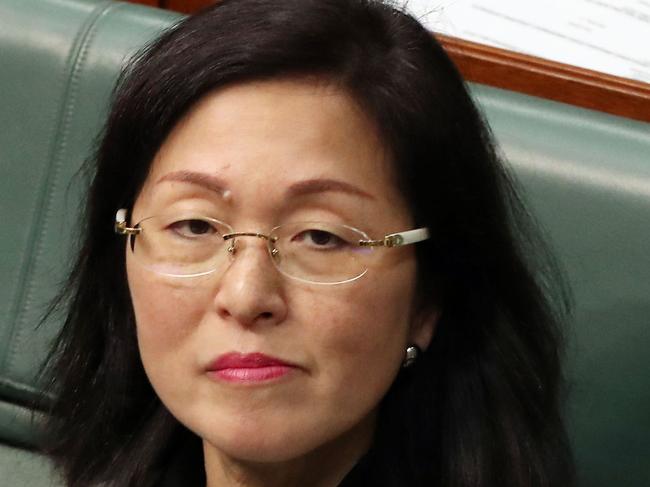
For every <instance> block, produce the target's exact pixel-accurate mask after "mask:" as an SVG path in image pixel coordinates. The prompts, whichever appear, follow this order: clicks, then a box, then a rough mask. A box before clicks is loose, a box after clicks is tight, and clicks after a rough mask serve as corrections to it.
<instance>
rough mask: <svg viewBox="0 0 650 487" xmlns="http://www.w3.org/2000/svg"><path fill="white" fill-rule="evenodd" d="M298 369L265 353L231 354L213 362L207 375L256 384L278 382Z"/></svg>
mask: <svg viewBox="0 0 650 487" xmlns="http://www.w3.org/2000/svg"><path fill="white" fill-rule="evenodd" d="M298 368H299V367H298V366H296V365H295V364H292V363H289V362H286V361H284V360H281V359H279V358H276V357H271V356H268V355H265V354H263V353H248V354H242V353H237V352H230V353H226V354H223V355H221V356H219V357H218V358H217V359H216V360H215V361H214V362H212V363H211V364H210V365H209V366H208V369H207V373H208V375H209V376H210V377H211V378H213V379H216V380H219V381H225V382H231V383H240V384H255V383H262V382H270V381H273V380H278V379H280V378H282V377H284V376H286V375H288V374H290V373H291V372H293V371H295V370H297V369H298Z"/></svg>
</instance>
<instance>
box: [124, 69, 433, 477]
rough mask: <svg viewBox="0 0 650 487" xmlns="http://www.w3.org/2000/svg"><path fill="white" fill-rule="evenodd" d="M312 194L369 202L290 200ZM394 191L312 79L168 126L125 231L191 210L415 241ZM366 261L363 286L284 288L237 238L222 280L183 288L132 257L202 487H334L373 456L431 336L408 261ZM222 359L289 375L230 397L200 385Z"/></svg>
mask: <svg viewBox="0 0 650 487" xmlns="http://www.w3.org/2000/svg"><path fill="white" fill-rule="evenodd" d="M179 171H185V172H184V173H180V174H183V175H185V176H179ZM187 172H192V173H198V174H200V175H201V178H203V179H202V181H209V184H210V185H212V186H214V185H215V184H218V185H219V189H217V188H214V187H212V189H209V188H207V187H206V184H207V183H206V184H201V183H197V182H196V180H194V181H188V180H187V179H188V178H187V177H186V174H187ZM179 179H184V180H182V181H181V180H179ZM190 179H191V178H190ZM314 179H316V180H318V179H332V180H336V181H341V182H344V183H347V184H349V185H353V186H355V187H356V188H358V189H360V190H361V191H362V192H363V193H365V195H361V194H353V193H350V192H346V191H342V190H340V189H337V188H336V187H335V186H334V185H332V184H319V185H316V186H313V187H312V190H313V191H312V192H310V193H309V194H301V195H293V196H289V195H288V192H289V188H290V187H292V185H295V184H296V183H300V182H304V181H307V180H314ZM392 179H393V178H392V174H391V164H390V158H389V156H388V153H387V151H386V150H385V149H384V147H383V146H382V144H381V143H380V140H379V136H378V131H377V129H376V127H374V125H373V123H372V122H371V121H370V120H369V119H368V118H367V117H366V116H365V115H364V113H363V112H362V111H361V110H360V109H359V108H358V106H357V105H356V104H355V103H354V102H353V100H352V99H351V98H350V97H349V96H347V95H346V94H344V93H343V92H341V91H340V90H338V89H336V88H334V87H332V86H330V85H327V84H324V83H317V82H314V81H313V80H274V81H263V82H251V83H246V84H240V85H234V86H231V87H227V88H225V89H222V90H220V91H217V92H215V93H212V94H210V95H208V96H207V97H205V98H203V99H202V100H201V101H200V102H199V103H198V104H197V105H196V106H195V107H194V108H193V109H192V110H191V111H190V112H189V113H188V114H187V116H186V117H185V118H184V119H183V120H182V121H181V122H180V123H179V124H178V125H177V126H176V127H175V129H174V130H173V131H172V133H171V134H170V135H169V137H168V138H167V140H166V141H165V143H164V144H163V146H162V147H161V149H160V151H159V153H158V154H157V156H156V158H155V160H154V162H153V166H152V169H151V172H150V174H149V176H148V179H147V181H146V182H145V185H144V187H143V189H142V191H141V193H140V194H139V196H138V198H137V201H136V203H135V206H134V208H133V211H132V218H131V220H132V221H133V222H137V221H139V220H141V219H143V218H146V217H148V216H151V215H157V214H161V213H163V212H167V211H169V210H180V209H187V208H198V209H200V210H201V211H202V212H203V213H205V214H208V215H214V217H215V218H219V219H220V220H223V221H225V222H227V223H229V224H230V225H231V226H232V227H234V229H235V231H240V232H241V231H259V232H268V230H270V229H271V228H272V227H274V226H276V225H278V224H281V223H285V222H290V221H314V220H319V221H333V222H338V223H345V224H348V225H351V226H354V227H357V228H359V229H361V230H363V231H365V232H366V233H367V234H368V235H370V237H372V238H381V237H383V235H385V234H386V233H391V232H397V231H403V230H408V229H411V228H413V226H412V221H411V217H410V214H409V210H408V208H407V207H406V205H405V203H404V201H403V198H402V197H401V195H400V194H399V193H398V191H397V188H396V187H395V184H394V183H393V180H392ZM314 188H315V189H314ZM376 253H378V254H379V256H378V258H377V259H376V260H375V261H374V262H373V265H372V267H371V268H370V269H369V271H368V272H367V274H366V275H364V276H362V277H361V278H360V279H358V280H356V281H353V282H350V283H345V284H340V285H334V286H319V285H314V284H307V283H303V282H300V281H296V280H292V279H289V278H287V277H286V276H284V275H282V274H280V273H279V272H278V271H277V270H276V269H275V267H274V266H273V264H272V262H271V260H270V258H269V255H268V253H267V250H266V247H265V242H264V241H263V240H261V239H257V238H243V239H240V240H239V242H238V250H237V253H236V255H235V256H234V257H233V258H229V259H224V262H225V266H224V268H223V270H222V271H221V272H218V273H215V274H211V275H209V276H205V277H200V278H191V279H171V278H168V277H163V276H159V275H157V274H155V273H153V272H151V271H149V270H147V269H145V268H143V267H142V266H140V265H139V264H138V263H137V262H135V261H134V259H133V255H132V254H131V253H130V252H129V251H128V250H127V272H128V282H129V287H130V291H131V295H132V299H133V305H134V309H135V314H136V321H137V334H138V341H139V347H140V353H141V357H142V361H143V364H144V367H145V370H146V372H147V375H148V377H149V379H150V381H151V383H152V385H153V387H154V389H155V390H156V392H157V393H158V395H159V396H160V398H161V400H162V401H163V403H164V404H165V405H166V406H167V407H168V409H169V410H170V411H171V412H172V413H173V414H174V415H175V416H176V417H177V418H178V419H179V420H180V421H181V422H182V423H183V424H185V425H186V426H187V427H188V428H190V429H191V430H192V431H194V432H195V433H196V434H197V435H199V436H200V437H201V438H202V439H203V443H204V452H205V463H206V473H207V478H208V486H228V485H249V486H250V485H264V486H274V485H283V486H290V485H313V486H330V485H332V486H333V485H337V483H338V482H339V481H340V480H341V479H342V478H343V477H344V476H345V474H346V473H347V472H348V471H349V470H350V468H352V466H353V465H354V463H355V462H356V461H357V460H358V458H359V457H360V456H361V455H362V454H363V453H364V452H365V451H366V450H367V448H368V446H369V444H370V441H371V439H372V434H373V430H374V421H375V412H376V408H377V405H378V403H379V402H380V400H381V398H382V397H383V396H384V394H385V393H386V391H387V390H388V388H389V387H390V385H391V383H392V382H393V380H394V378H395V377H396V375H397V374H398V373H399V371H400V367H401V363H402V361H403V359H404V353H405V348H406V347H407V346H408V344H410V343H416V344H418V345H419V346H420V347H421V348H426V347H427V345H428V344H429V341H430V339H431V335H432V333H433V328H434V324H435V316H431V315H429V316H428V317H426V319H420V318H418V317H416V316H414V310H413V301H414V293H415V289H414V286H415V277H416V262H415V256H414V249H413V247H412V246H407V247H404V248H394V249H379V250H378V251H377V252H376ZM227 352H241V353H252V352H262V353H265V354H267V355H271V356H274V357H278V358H281V359H283V360H286V361H289V362H291V363H294V364H296V365H297V367H296V368H295V369H293V370H292V371H291V372H290V373H289V374H288V375H286V376H283V377H282V378H280V379H278V380H273V381H270V382H267V383H256V384H248V383H247V384H241V383H227V382H223V381H219V380H218V379H215V378H213V377H210V375H209V374H207V373H206V368H207V367H208V365H209V364H210V363H211V362H212V361H214V360H215V359H216V358H217V357H219V356H220V355H221V354H224V353H227Z"/></svg>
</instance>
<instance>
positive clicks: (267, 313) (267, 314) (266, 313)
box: [260, 311, 273, 320]
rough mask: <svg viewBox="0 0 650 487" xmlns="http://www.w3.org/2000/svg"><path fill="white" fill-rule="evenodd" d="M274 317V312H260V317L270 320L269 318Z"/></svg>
mask: <svg viewBox="0 0 650 487" xmlns="http://www.w3.org/2000/svg"><path fill="white" fill-rule="evenodd" d="M272 317H273V313H271V312H270V311H265V312H264V313H260V318H262V319H265V320H268V319H269V318H272Z"/></svg>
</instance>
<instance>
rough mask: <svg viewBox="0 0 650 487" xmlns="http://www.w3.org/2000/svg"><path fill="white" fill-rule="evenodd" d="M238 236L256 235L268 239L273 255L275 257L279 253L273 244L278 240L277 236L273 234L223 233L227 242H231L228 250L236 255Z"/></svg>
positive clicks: (268, 245)
mask: <svg viewBox="0 0 650 487" xmlns="http://www.w3.org/2000/svg"><path fill="white" fill-rule="evenodd" d="M238 237H255V238H259V239H262V240H264V241H266V244H267V247H268V249H269V251H270V253H271V257H275V256H276V255H277V254H278V250H277V249H276V248H275V247H274V246H273V244H274V243H275V242H276V241H277V237H273V236H271V235H267V234H265V233H259V232H232V233H227V234H225V235H223V239H224V240H225V241H226V242H229V245H228V249H227V250H228V252H229V253H230V254H231V255H234V254H235V252H236V251H237V248H236V246H235V243H236V241H237V240H236V239H237V238H238Z"/></svg>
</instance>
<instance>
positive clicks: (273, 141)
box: [48, 0, 572, 487]
mask: <svg viewBox="0 0 650 487" xmlns="http://www.w3.org/2000/svg"><path fill="white" fill-rule="evenodd" d="M93 164H94V165H93V167H92V168H91V170H92V172H93V180H92V184H91V187H90V192H89V195H88V200H87V206H86V211H85V217H84V220H83V221H84V222H85V234H84V235H85V237H84V238H85V240H84V244H83V248H82V250H81V252H80V255H79V257H78V260H77V264H76V267H75V269H74V272H73V273H72V275H71V277H70V279H69V282H68V286H67V288H66V290H65V291H64V292H63V294H62V296H61V298H60V300H59V303H60V304H63V303H65V304H67V310H68V311H67V313H68V314H67V320H66V322H65V326H64V328H63V330H62V332H61V335H60V336H59V338H58V341H57V344H56V348H55V350H54V352H53V354H52V358H51V361H52V364H53V365H52V366H51V368H52V370H54V376H53V381H52V383H53V388H54V389H55V390H56V394H57V399H56V401H55V403H54V404H53V406H52V407H51V410H52V420H51V422H50V433H51V435H50V444H49V446H48V450H49V451H50V453H51V455H52V456H53V457H54V458H55V460H56V461H57V462H58V464H59V465H60V467H61V469H62V471H63V473H64V475H65V478H66V481H67V482H68V484H69V485H74V486H84V485H95V484H101V485H110V486H126V485H137V486H143V485H207V486H210V487H213V486H229V485H247V486H250V485H264V486H275V485H283V486H293V485H300V486H304V485H310V486H335V485H347V486H350V485H355V486H356V485H373V486H376V485H377V486H381V485H386V486H402V485H436V486H459V487H460V486H466V487H470V486H471V487H478V486H481V487H484V486H497V485H498V486H540V487H541V486H558V485H569V484H570V483H571V480H572V469H571V460H570V458H571V455H570V451H569V448H568V441H567V438H566V434H565V431H564V428H563V424H562V420H561V416H560V392H561V369H560V363H559V349H560V348H559V347H560V342H559V331H558V322H559V317H560V316H561V314H560V312H561V311H562V310H561V306H562V302H563V301H562V293H559V298H558V297H557V296H554V295H553V294H552V291H553V287H552V284H553V282H554V281H553V279H554V278H553V272H552V266H551V265H549V264H545V262H548V259H545V258H544V253H543V252H539V250H538V249H539V242H538V241H537V239H536V238H535V236H534V232H533V231H532V229H531V228H530V226H529V225H528V223H527V222H528V218H527V216H526V212H525V211H524V209H523V206H522V204H521V202H520V199H519V196H518V194H517V191H516V189H515V187H514V186H513V183H512V181H511V178H510V176H509V175H508V173H507V171H506V170H505V169H504V167H503V166H502V165H501V163H500V162H499V160H498V158H497V156H496V155H495V151H494V148H493V146H492V143H491V141H490V137H489V134H488V132H487V130H486V128H485V127H484V125H483V123H482V121H481V119H480V116H479V114H478V113H477V110H476V108H475V107H474V105H473V103H472V101H471V99H470V97H469V96H468V93H467V90H466V87H465V86H464V84H463V82H462V80H461V79H460V76H459V75H458V73H457V71H456V69H455V68H454V66H453V65H452V63H451V62H450V60H449V59H448V57H447V56H446V55H445V53H444V52H443V50H442V49H441V47H440V46H439V44H438V43H437V42H436V41H435V39H434V38H432V36H431V35H430V34H429V33H428V32H427V31H426V30H425V29H424V28H423V27H422V26H421V25H420V24H419V23H418V22H417V21H416V20H414V19H413V18H411V17H410V16H408V15H407V14H405V13H403V12H401V11H399V10H398V9H396V8H394V7H392V6H390V5H387V4H384V3H380V2H376V1H367V0H276V1H273V2H268V1H262V0H231V1H223V2H220V3H218V4H217V5H215V6H214V7H212V8H210V9H207V10H205V11H203V12H201V13H199V14H198V15H196V16H193V17H190V18H188V19H187V20H185V21H183V22H181V23H180V24H178V25H177V26H175V27H174V28H173V29H171V30H170V31H168V32H167V33H165V34H164V35H163V36H162V37H160V38H159V39H158V40H157V41H155V42H154V43H153V44H152V45H151V46H149V47H148V48H147V49H146V50H145V51H144V52H142V53H141V54H140V55H139V56H138V57H137V59H135V61H134V62H133V63H132V64H131V66H130V67H129V68H128V69H127V70H126V71H125V74H124V76H123V77H122V79H121V80H120V82H119V84H118V88H117V90H116V93H115V98H114V102H113V106H112V110H111V113H110V116H109V119H108V122H107V125H106V128H105V132H104V134H103V138H102V140H101V143H100V145H99V148H98V151H97V155H96V158H95V161H94V162H93ZM116 212H117V214H116ZM111 222H114V223H115V231H116V233H117V234H111V232H110V227H109V225H110V224H111ZM556 305H557V307H558V308H559V310H557V311H556V310H555V306H556Z"/></svg>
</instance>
